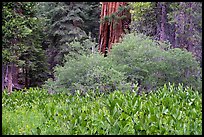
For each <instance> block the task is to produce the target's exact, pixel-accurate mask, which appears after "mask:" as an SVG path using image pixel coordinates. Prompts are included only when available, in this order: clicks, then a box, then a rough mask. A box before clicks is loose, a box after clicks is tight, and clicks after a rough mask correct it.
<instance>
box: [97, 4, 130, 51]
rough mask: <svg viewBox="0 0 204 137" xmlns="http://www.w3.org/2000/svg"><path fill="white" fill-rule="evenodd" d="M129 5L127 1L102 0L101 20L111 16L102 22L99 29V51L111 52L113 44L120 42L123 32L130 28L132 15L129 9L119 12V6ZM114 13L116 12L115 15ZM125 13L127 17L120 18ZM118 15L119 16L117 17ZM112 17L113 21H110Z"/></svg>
mask: <svg viewBox="0 0 204 137" xmlns="http://www.w3.org/2000/svg"><path fill="white" fill-rule="evenodd" d="M123 6H127V2H102V10H101V16H100V18H101V20H103V19H104V18H107V16H108V18H109V21H107V20H106V21H104V22H102V23H101V24H100V31H99V48H98V50H99V52H102V53H104V54H106V52H110V49H111V48H112V44H113V43H116V42H119V40H120V38H121V36H122V34H124V33H125V32H126V29H127V30H128V29H129V27H128V26H129V24H130V21H131V15H130V12H129V10H128V9H126V10H123V11H121V12H119V10H118V8H119V7H123ZM113 14H116V17H114V15H113ZM123 15H125V16H126V17H125V18H118V17H121V16H123ZM117 16H118V17H117ZM110 19H111V21H110Z"/></svg>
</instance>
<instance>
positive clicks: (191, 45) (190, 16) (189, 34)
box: [187, 2, 194, 53]
mask: <svg viewBox="0 0 204 137" xmlns="http://www.w3.org/2000/svg"><path fill="white" fill-rule="evenodd" d="M192 4H193V2H189V3H188V8H189V9H190V10H191V12H189V15H188V16H189V17H188V18H189V29H188V30H187V32H189V33H187V35H188V36H187V37H188V38H189V40H188V42H187V43H188V44H187V45H188V51H190V52H192V53H194V49H193V42H192V40H191V38H193V33H192V32H193V28H194V26H193V17H192V14H193V13H192Z"/></svg>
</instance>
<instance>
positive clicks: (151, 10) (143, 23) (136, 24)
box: [129, 2, 160, 36]
mask: <svg viewBox="0 0 204 137" xmlns="http://www.w3.org/2000/svg"><path fill="white" fill-rule="evenodd" d="M155 3H156V2H130V3H129V5H130V7H131V10H130V13H131V26H130V27H131V30H132V31H134V32H135V31H136V32H138V33H143V34H145V35H147V36H154V35H155V33H156V30H155V26H156V25H157V24H156V23H157V16H156V15H157V14H160V13H155V9H156V7H155Z"/></svg>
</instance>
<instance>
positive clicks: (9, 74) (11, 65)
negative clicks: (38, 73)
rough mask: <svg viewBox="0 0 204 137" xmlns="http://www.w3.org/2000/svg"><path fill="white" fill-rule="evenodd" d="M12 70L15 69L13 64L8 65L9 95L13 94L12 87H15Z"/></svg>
mask: <svg viewBox="0 0 204 137" xmlns="http://www.w3.org/2000/svg"><path fill="white" fill-rule="evenodd" d="M12 69H13V63H11V64H9V65H8V86H7V87H8V93H9V94H11V93H12V87H13V82H12V80H13V78H12Z"/></svg>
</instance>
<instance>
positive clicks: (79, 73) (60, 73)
mask: <svg viewBox="0 0 204 137" xmlns="http://www.w3.org/2000/svg"><path fill="white" fill-rule="evenodd" d="M114 68H116V67H114V66H113V65H112V63H111V62H110V61H109V59H108V58H104V57H103V56H102V55H100V54H98V53H94V54H91V55H88V56H78V57H77V58H74V59H69V60H67V62H65V64H64V66H63V67H62V66H57V67H56V68H55V77H56V80H55V81H52V80H49V81H47V82H46V86H45V87H47V88H50V87H51V88H53V90H54V91H56V92H60V91H71V92H72V93H74V92H75V91H76V90H80V91H81V92H86V91H88V90H95V91H99V92H106V91H107V92H108V91H114V90H116V89H120V87H121V86H120V83H121V82H122V81H123V77H124V76H123V73H121V72H119V71H116V70H115V69H114ZM121 88H122V87H121Z"/></svg>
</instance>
